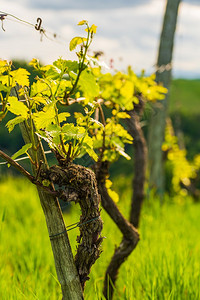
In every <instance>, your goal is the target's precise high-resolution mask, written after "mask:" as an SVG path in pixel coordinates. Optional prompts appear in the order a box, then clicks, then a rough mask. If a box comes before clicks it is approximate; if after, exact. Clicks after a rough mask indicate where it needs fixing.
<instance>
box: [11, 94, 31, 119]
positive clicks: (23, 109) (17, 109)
mask: <svg viewBox="0 0 200 300" xmlns="http://www.w3.org/2000/svg"><path fill="white" fill-rule="evenodd" d="M8 102H9V105H8V107H7V108H8V110H9V111H10V112H12V113H13V114H15V115H17V116H21V117H23V118H24V119H27V118H28V108H27V106H26V105H25V104H24V103H23V102H20V101H19V100H18V99H17V97H14V96H11V97H9V98H8Z"/></svg>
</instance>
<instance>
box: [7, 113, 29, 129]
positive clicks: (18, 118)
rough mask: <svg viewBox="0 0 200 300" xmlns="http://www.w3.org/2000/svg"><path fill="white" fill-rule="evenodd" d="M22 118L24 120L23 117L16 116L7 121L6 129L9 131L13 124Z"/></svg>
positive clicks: (19, 121) (21, 120)
mask: <svg viewBox="0 0 200 300" xmlns="http://www.w3.org/2000/svg"><path fill="white" fill-rule="evenodd" d="M24 120H25V118H24V117H22V116H18V117H16V118H14V119H12V120H10V121H8V122H7V124H6V127H7V128H8V131H9V132H11V131H12V130H13V129H14V127H15V125H17V124H19V123H22V122H23V121H24Z"/></svg>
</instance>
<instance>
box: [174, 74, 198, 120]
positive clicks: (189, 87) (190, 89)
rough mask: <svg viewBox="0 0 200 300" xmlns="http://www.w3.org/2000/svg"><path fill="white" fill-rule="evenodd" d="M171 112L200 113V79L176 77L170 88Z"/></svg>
mask: <svg viewBox="0 0 200 300" xmlns="http://www.w3.org/2000/svg"><path fill="white" fill-rule="evenodd" d="M169 112H170V114H172V113H174V112H179V113H181V114H185V115H188V116H189V115H197V114H198V115H200V79H196V80H188V79H175V80H173V81H172V85H171V89H170V105H169Z"/></svg>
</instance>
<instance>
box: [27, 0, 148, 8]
mask: <svg viewBox="0 0 200 300" xmlns="http://www.w3.org/2000/svg"><path fill="white" fill-rule="evenodd" d="M147 2H150V0H110V1H109V0H76V1H71V0H56V1H55V0H34V1H30V0H29V1H28V4H29V5H30V6H31V7H33V8H40V9H47V7H48V9H55V10H62V9H78V10H86V9H87V10H94V9H113V8H121V7H132V6H138V5H143V4H144V3H147Z"/></svg>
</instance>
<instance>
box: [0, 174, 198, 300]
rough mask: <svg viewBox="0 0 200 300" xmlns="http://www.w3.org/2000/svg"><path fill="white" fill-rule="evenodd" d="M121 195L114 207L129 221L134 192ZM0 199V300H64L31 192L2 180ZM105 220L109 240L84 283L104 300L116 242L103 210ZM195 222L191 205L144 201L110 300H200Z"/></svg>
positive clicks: (90, 298) (74, 214)
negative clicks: (135, 235) (131, 245)
mask: <svg viewBox="0 0 200 300" xmlns="http://www.w3.org/2000/svg"><path fill="white" fill-rule="evenodd" d="M124 183H125V181H124ZM116 185H119V184H118V183H116ZM121 185H122V187H123V184H121ZM120 189H121V188H120ZM121 190H122V194H121V201H120V203H119V205H120V208H121V210H122V211H123V212H124V213H125V215H126V216H128V213H129V212H128V206H129V202H130V195H131V193H130V190H125V189H121ZM0 195H1V196H0V299H2V300H13V299H17V300H18V299H20V300H21V299H28V300H32V299H40V300H43V299H44V300H48V299H49V300H52V299H55V300H59V299H61V293H60V286H59V283H58V281H57V279H56V272H55V267H54V261H53V255H52V252H51V246H50V242H49V238H48V233H47V229H46V225H45V219H44V216H43V213H42V209H41V207H40V203H39V200H38V198H37V194H36V190H35V187H34V186H32V185H31V184H30V183H29V182H27V181H25V180H23V179H20V178H18V179H12V178H8V179H6V178H5V179H3V180H2V181H1V182H0ZM102 217H103V220H104V232H103V235H104V236H105V237H106V239H105V240H104V243H103V253H102V255H101V257H100V258H99V260H98V261H97V262H96V264H95V266H93V268H92V272H91V276H90V277H91V279H90V281H88V283H87V285H86V290H85V299H86V300H96V299H103V298H102V285H103V277H104V272H105V270H106V266H107V265H108V263H109V260H110V258H111V256H112V254H113V251H114V247H115V245H118V244H119V241H120V240H121V234H120V233H119V231H118V229H117V228H116V226H115V225H114V224H113V222H112V221H111V220H110V218H109V217H108V216H107V215H106V214H105V213H104V212H102ZM78 219H79V207H78V206H74V207H72V209H71V211H70V212H69V213H67V214H65V220H66V224H67V225H69V224H71V223H74V222H76V221H78ZM199 220H200V205H199V204H194V203H192V202H191V201H190V200H189V199H185V201H183V202H181V203H179V204H177V203H174V202H172V201H170V200H169V199H168V200H167V201H166V203H165V204H164V205H163V206H162V207H160V205H159V202H158V201H157V200H156V199H154V201H153V199H150V200H148V201H146V204H145V205H144V209H143V213H142V219H141V226H140V233H141V240H140V242H139V244H138V247H137V248H136V249H135V251H134V252H133V253H132V255H131V257H130V258H129V259H128V260H127V261H126V262H125V263H124V265H123V266H122V267H121V269H120V273H119V278H118V281H117V287H116V291H115V297H114V299H115V300H121V299H124V300H125V299H127V300H128V299H129V300H130V299H131V300H132V299H138V300H141V299H144V300H146V299H152V300H153V299H160V300H164V299H170V300H171V299H173V300H175V299H177V300H184V299H185V300H188V299H191V300H195V299H200V289H199V287H200V240H199V232H200V222H199ZM76 234H78V229H76V230H72V231H69V237H70V240H71V242H72V248H73V251H74V250H75V247H76V245H75V239H76Z"/></svg>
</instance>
